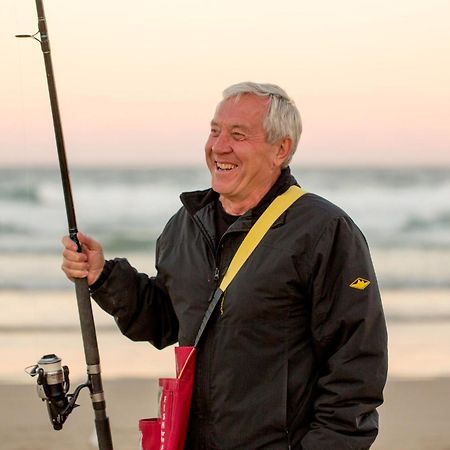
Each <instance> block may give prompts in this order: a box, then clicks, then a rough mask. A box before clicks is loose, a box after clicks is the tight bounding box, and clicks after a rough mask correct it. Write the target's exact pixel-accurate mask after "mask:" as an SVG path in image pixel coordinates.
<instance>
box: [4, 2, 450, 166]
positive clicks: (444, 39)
mask: <svg viewBox="0 0 450 450" xmlns="http://www.w3.org/2000/svg"><path fill="white" fill-rule="evenodd" d="M311 3H312V2H306V1H299V0H295V1H294V0H286V1H279V2H276V3H275V4H274V2H273V1H266V0H259V1H256V0H248V1H245V2H242V1H237V0H227V1H225V0H221V1H208V0H193V1H190V2H185V1H182V0H173V1H171V2H165V3H164V2H149V1H148V0H129V1H127V2H126V3H124V2H121V1H112V0H110V1H107V0H97V1H95V2H90V1H88V0H79V1H77V2H62V1H60V0H44V6H45V9H46V13H47V22H48V27H49V34H50V40H51V44H52V55H53V62H54V67H55V77H56V83H57V87H58V94H59V99H60V106H61V115H62V120H63V125H64V133H65V141H66V147H67V153H68V157H69V162H71V163H73V164H76V165H89V166H90V165H128V166H135V165H139V166H141V165H155V164H156V165H174V164H175V165H188V164H189V165H198V164H202V163H203V143H204V141H205V140H206V136H207V134H208V131H209V121H210V119H211V117H212V114H213V111H214V108H215V105H216V103H217V102H218V101H219V99H220V95H221V91H222V90H223V88H224V87H226V86H228V85H229V84H232V83H235V82H238V81H243V80H253V81H264V82H274V83H278V84H280V85H281V86H282V87H284V88H285V89H286V90H287V91H288V93H289V94H290V95H291V96H292V97H293V98H294V100H295V101H296V103H297V105H298V107H299V109H300V112H301V114H302V119H303V124H304V133H303V136H302V139H301V142H300V148H299V151H298V155H297V156H296V157H295V159H294V163H295V164H305V165H306V164H307V165H323V164H326V165H329V166H333V165H339V166H355V165H450V126H449V125H450V83H449V80H450V31H449V27H448V22H449V19H450V2H448V0H428V1H424V0H420V1H419V0H409V1H406V0H397V1H396V2H392V1H388V0H379V1H377V2H372V1H365V0H359V1H356V0H347V1H345V2H335V1H333V0H326V1H325V0H322V1H321V0H317V1H315V2H314V4H311ZM274 5H276V9H275V6H274ZM36 22H37V21H36V11H35V4H34V1H32V0H2V3H1V5H0V33H1V34H0V45H1V47H0V50H1V54H2V82H1V85H0V101H1V108H0V167H4V166H21V165H24V164H25V165H54V164H56V151H55V144H54V137H53V129H52V123H51V115H50V107H49V100H48V94H47V87H46V81H45V73H44V65H43V59H42V53H41V50H40V47H39V45H38V44H37V43H36V42H33V41H31V40H18V39H14V37H13V35H14V34H16V33H33V32H35V31H36V30H37V25H36Z"/></svg>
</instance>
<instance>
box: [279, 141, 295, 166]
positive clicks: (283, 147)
mask: <svg viewBox="0 0 450 450" xmlns="http://www.w3.org/2000/svg"><path fill="white" fill-rule="evenodd" d="M277 146H278V148H277V154H276V158H277V163H278V164H279V165H280V167H281V166H282V165H283V163H284V162H285V161H286V159H287V158H288V157H289V155H290V154H291V148H292V139H291V138H290V137H285V138H283V139H280V140H279V141H278V143H277Z"/></svg>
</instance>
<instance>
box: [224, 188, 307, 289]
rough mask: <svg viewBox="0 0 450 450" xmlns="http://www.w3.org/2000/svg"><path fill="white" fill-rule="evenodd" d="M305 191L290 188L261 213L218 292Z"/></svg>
mask: <svg viewBox="0 0 450 450" xmlns="http://www.w3.org/2000/svg"><path fill="white" fill-rule="evenodd" d="M303 194H305V191H304V190H303V189H301V188H299V187H298V186H291V187H290V188H289V189H288V190H287V191H286V192H284V193H283V194H281V195H279V196H278V197H277V198H275V200H273V202H272V203H271V204H270V205H269V206H268V208H267V209H266V210H265V211H264V212H263V214H262V215H261V216H260V218H259V219H258V220H257V221H256V223H255V224H254V225H253V226H252V228H251V229H250V231H249V232H248V233H247V236H245V239H244V240H243V241H242V244H241V245H240V246H239V248H238V250H237V252H236V253H235V255H234V256H233V259H232V260H231V263H230V265H229V266H228V269H227V272H226V273H225V276H224V277H223V280H222V282H221V283H220V290H221V291H222V292H225V289H226V288H227V287H228V285H229V284H230V283H231V282H232V281H233V278H234V277H235V275H236V274H237V273H238V272H239V270H240V269H241V267H242V266H243V265H244V263H245V261H247V259H248V257H249V256H250V255H251V254H252V252H253V250H255V248H256V247H257V245H258V244H259V243H260V241H261V239H262V238H263V237H264V235H265V234H266V233H267V231H268V230H269V228H270V227H271V226H272V225H273V224H274V222H275V220H277V219H278V217H280V216H281V214H283V213H284V211H286V210H287V209H288V208H289V206H291V205H292V203H294V202H295V201H296V200H298V199H299V198H300V197H301V196H302V195H303Z"/></svg>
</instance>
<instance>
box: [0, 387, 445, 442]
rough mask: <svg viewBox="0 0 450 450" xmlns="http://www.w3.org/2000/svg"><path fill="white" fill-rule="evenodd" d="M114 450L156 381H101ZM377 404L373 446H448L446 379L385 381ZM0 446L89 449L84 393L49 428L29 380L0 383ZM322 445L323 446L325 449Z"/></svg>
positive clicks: (142, 413) (132, 435)
mask: <svg viewBox="0 0 450 450" xmlns="http://www.w3.org/2000/svg"><path fill="white" fill-rule="evenodd" d="M105 393H106V397H107V411H108V415H109V417H110V420H111V428H112V434H113V441H114V448H115V450H137V449H138V448H139V447H138V445H139V444H138V443H139V438H138V431H137V421H138V419H139V418H141V417H149V416H152V415H153V414H154V413H155V411H156V397H157V389H156V381H155V380H143V379H128V380H126V379H122V380H110V381H107V382H105ZM385 397H386V401H385V404H384V405H383V406H382V407H381V408H380V416H381V420H380V422H381V431H380V435H379V437H378V439H377V441H376V443H375V444H374V446H373V447H372V448H373V449H374V450H450V427H449V426H448V423H449V413H448V405H447V403H448V399H449V398H450V378H436V379H430V380H398V379H393V380H390V381H389V383H388V386H387V388H386V391H385ZM0 398H1V400H2V406H1V409H0V443H1V444H0V448H1V449H2V450H62V449H64V450H93V449H95V446H93V445H92V443H91V442H92V440H93V434H94V425H93V413H92V410H91V403H90V399H89V397H88V394H87V393H86V392H85V393H82V394H81V395H80V397H79V402H78V403H79V404H80V405H81V406H80V408H78V409H76V410H74V412H73V413H72V415H71V416H70V417H69V419H68V421H67V422H66V424H65V425H64V429H63V430H62V431H58V432H56V431H53V429H52V427H51V425H50V422H49V419H48V417H47V411H46V408H45V405H44V404H43V403H42V402H41V401H40V400H39V399H38V398H37V395H36V393H35V388H34V385H32V384H31V383H30V384H29V385H0ZM324 450H326V449H324Z"/></svg>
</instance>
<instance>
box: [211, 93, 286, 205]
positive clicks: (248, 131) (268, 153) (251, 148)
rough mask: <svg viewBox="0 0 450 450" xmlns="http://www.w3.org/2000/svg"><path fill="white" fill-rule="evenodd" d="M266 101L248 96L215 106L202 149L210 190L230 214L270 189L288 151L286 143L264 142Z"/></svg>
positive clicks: (252, 203) (257, 198) (262, 195)
mask: <svg viewBox="0 0 450 450" xmlns="http://www.w3.org/2000/svg"><path fill="white" fill-rule="evenodd" d="M268 106H269V99H268V98H265V97H258V96H256V95H252V94H244V95H241V97H240V98H239V100H237V101H236V98H235V97H232V98H229V99H227V100H224V101H222V102H221V103H219V105H218V107H217V109H216V113H215V114H214V118H213V120H212V121H211V133H210V135H209V137H208V140H207V142H206V145H205V156H206V163H207V165H208V168H209V171H210V173H211V177H212V182H211V184H212V188H213V190H214V191H216V192H218V193H219V194H220V201H221V203H222V205H223V207H224V209H225V211H227V212H228V213H230V214H243V213H244V212H246V211H248V210H249V209H251V208H253V207H254V206H256V205H257V204H258V202H259V201H260V200H261V199H262V198H263V197H264V195H265V194H266V193H267V192H268V191H269V189H270V188H271V187H272V186H273V184H274V183H275V181H276V180H277V178H278V177H279V175H280V173H281V166H282V164H283V162H284V160H285V159H286V157H287V155H288V152H289V149H290V142H291V141H290V139H288V138H286V139H282V140H280V141H279V142H276V143H274V144H269V143H268V142H267V141H266V133H265V130H264V128H263V121H264V118H265V115H266V112H267V108H268Z"/></svg>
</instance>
